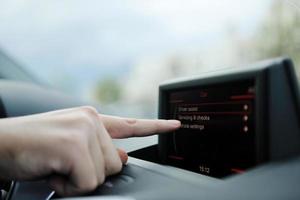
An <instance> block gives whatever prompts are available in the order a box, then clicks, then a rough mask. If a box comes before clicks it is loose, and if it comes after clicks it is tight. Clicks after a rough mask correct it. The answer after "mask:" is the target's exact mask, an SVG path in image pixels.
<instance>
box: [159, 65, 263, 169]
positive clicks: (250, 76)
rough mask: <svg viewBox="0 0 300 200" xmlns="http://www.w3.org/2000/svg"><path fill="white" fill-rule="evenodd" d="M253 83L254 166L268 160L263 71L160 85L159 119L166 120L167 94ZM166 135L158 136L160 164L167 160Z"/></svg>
mask: <svg viewBox="0 0 300 200" xmlns="http://www.w3.org/2000/svg"><path fill="white" fill-rule="evenodd" d="M249 80H251V81H253V82H254V88H255V94H256V95H255V100H254V101H255V121H254V127H255V131H254V132H255V164H259V163H262V162H264V161H266V160H268V152H267V151H268V144H267V139H266V137H267V136H266V133H267V131H266V128H267V127H266V124H267V121H268V119H267V114H266V113H268V110H267V109H268V106H267V97H268V91H267V75H266V72H265V70H254V71H250V72H249V71H245V72H239V73H233V74H227V75H217V76H212V77H207V78H205V77H204V78H203V77H202V78H196V79H192V80H186V81H178V82H173V83H170V84H164V85H161V86H160V88H159V108H158V110H159V118H160V119H165V118H167V107H168V106H167V103H168V101H167V99H168V94H169V93H170V92H172V91H176V90H185V89H186V90H188V89H191V88H195V87H209V86H212V85H217V84H230V83H235V82H241V81H249ZM168 137H169V136H168V134H161V135H160V136H159V145H158V148H159V156H160V159H161V161H162V163H165V164H167V163H166V160H167V147H168V145H169V144H168V140H169V138H168Z"/></svg>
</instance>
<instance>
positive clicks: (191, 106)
mask: <svg viewBox="0 0 300 200" xmlns="http://www.w3.org/2000/svg"><path fill="white" fill-rule="evenodd" d="M28 80H31V78H28ZM298 85H299V83H298V81H297V78H296V75H295V70H294V66H293V63H292V60H291V59H289V58H284V57H283V58H275V59H270V60H266V61H262V62H258V63H255V64H253V65H251V66H248V67H243V68H240V69H230V70H220V71H217V72H213V73H207V74H204V75H202V76H197V77H187V78H184V79H175V80H169V81H167V82H164V83H162V84H161V85H160V87H159V88H157V92H158V93H159V105H158V106H159V109H158V118H162V119H171V118H175V119H179V120H180V121H181V122H182V125H181V128H180V129H179V130H177V131H175V132H172V133H168V134H162V135H159V139H158V142H157V144H154V145H150V146H145V147H143V148H140V149H137V150H135V151H132V152H129V156H130V158H129V161H128V164H126V165H125V166H124V168H123V170H122V171H121V173H120V174H117V175H114V176H111V177H108V178H107V180H106V181H105V183H104V184H103V185H101V186H100V187H99V188H97V189H96V190H95V191H93V192H92V193H90V194H87V195H84V196H81V197H76V198H75V197H74V199H79V200H81V199H82V200H83V199H102V198H108V199H110V198H112V199H114V198H115V199H201V198H203V199H241V198H242V199H253V198H255V199H282V198H283V197H289V199H297V198H298V197H299V196H300V191H299V185H300V182H299V180H300V171H299V168H300V160H299V152H300V118H299V115H300V99H299V97H300V96H299V87H298ZM0 88H1V89H0V91H1V98H2V103H1V109H2V110H3V111H4V113H5V116H2V117H15V116H23V115H29V114H34V113H40V112H46V111H50V110H55V109H60V108H67V107H74V106H80V105H85V102H80V101H76V100H74V99H72V98H71V97H69V96H67V95H64V94H61V93H60V92H57V91H55V90H53V89H49V88H47V87H45V86H42V85H39V84H37V83H34V82H31V83H30V82H28V83H24V82H20V81H17V80H2V81H1V83H0ZM6 199H8V200H16V199H41V200H44V199H63V198H62V197H59V196H57V195H56V194H55V192H54V191H52V190H51V189H50V188H49V187H48V186H47V184H46V182H45V181H33V182H18V181H14V182H12V183H11V184H10V185H9V193H8V195H7V198H6Z"/></svg>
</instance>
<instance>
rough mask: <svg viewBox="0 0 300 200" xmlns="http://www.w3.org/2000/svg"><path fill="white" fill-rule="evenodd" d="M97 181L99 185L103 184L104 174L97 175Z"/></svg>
mask: <svg viewBox="0 0 300 200" xmlns="http://www.w3.org/2000/svg"><path fill="white" fill-rule="evenodd" d="M98 181H99V184H100V185H101V184H103V183H104V181H105V174H104V173H102V174H101V175H99V177H98Z"/></svg>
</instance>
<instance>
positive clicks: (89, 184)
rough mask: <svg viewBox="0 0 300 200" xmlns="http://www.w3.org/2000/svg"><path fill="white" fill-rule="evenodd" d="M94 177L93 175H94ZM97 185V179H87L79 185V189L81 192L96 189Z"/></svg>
mask: <svg viewBox="0 0 300 200" xmlns="http://www.w3.org/2000/svg"><path fill="white" fill-rule="evenodd" d="M94 177H95V176H94ZM97 186H98V180H97V179H96V178H92V179H89V181H88V182H86V183H85V184H81V185H80V190H81V191H82V192H90V191H92V190H94V189H96V188H97Z"/></svg>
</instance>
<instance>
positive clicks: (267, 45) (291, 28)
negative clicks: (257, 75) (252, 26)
mask: <svg viewBox="0 0 300 200" xmlns="http://www.w3.org/2000/svg"><path fill="white" fill-rule="evenodd" d="M242 51H243V54H244V56H248V57H249V56H250V57H252V58H251V59H254V60H260V59H266V58H270V57H278V56H289V57H291V58H292V59H293V61H294V63H295V65H296V68H297V71H298V75H300V10H299V8H298V7H297V5H296V4H295V3H294V2H293V1H292V0H291V1H284V0H273V2H272V4H271V7H270V11H269V13H268V14H267V15H266V17H265V19H264V20H263V21H262V24H261V25H260V26H259V27H258V31H257V32H256V33H255V35H254V37H253V38H251V39H250V41H249V42H248V44H247V45H246V47H245V46H243V50H242Z"/></svg>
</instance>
